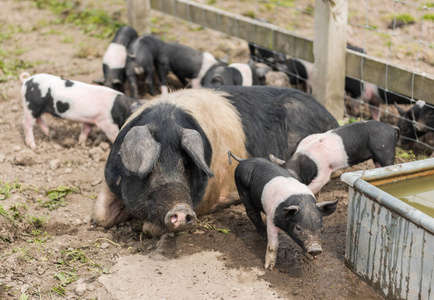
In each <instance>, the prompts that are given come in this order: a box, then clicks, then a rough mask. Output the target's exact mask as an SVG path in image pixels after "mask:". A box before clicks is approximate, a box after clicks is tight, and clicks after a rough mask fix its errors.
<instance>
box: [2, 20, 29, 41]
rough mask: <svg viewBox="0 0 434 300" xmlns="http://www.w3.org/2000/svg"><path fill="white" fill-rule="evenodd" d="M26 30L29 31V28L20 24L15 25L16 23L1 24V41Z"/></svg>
mask: <svg viewBox="0 0 434 300" xmlns="http://www.w3.org/2000/svg"><path fill="white" fill-rule="evenodd" d="M24 32H27V30H25V29H23V28H22V27H21V26H19V25H14V24H10V25H7V26H3V25H0V43H2V42H4V41H6V40H9V39H11V38H12V37H14V36H15V35H16V34H17V33H24Z"/></svg>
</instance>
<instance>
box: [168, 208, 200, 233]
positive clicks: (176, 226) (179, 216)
mask: <svg viewBox="0 0 434 300" xmlns="http://www.w3.org/2000/svg"><path fill="white" fill-rule="evenodd" d="M196 220H197V217H196V213H195V212H194V211H193V209H192V208H191V207H190V206H189V205H187V204H177V205H175V206H174V207H173V208H172V209H171V210H170V211H169V212H168V213H167V214H166V217H165V218H164V224H165V225H166V227H167V229H168V230H169V231H183V230H188V229H190V228H191V227H193V226H194V224H196Z"/></svg>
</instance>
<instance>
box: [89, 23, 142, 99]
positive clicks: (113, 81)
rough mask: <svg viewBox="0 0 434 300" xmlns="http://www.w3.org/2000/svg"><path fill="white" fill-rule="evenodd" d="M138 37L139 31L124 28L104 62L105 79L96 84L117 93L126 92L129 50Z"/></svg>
mask: <svg viewBox="0 0 434 300" xmlns="http://www.w3.org/2000/svg"><path fill="white" fill-rule="evenodd" d="M137 37H138V35H137V31H136V30H134V28H132V27H129V26H122V27H121V28H119V30H118V31H117V32H116V35H115V37H114V38H113V40H112V42H111V43H110V45H109V46H108V48H107V50H106V52H105V53H104V57H103V60H102V70H103V74H104V77H103V78H101V79H98V80H95V81H94V83H97V84H100V85H104V86H107V87H110V88H112V89H115V90H117V91H120V92H123V91H124V82H125V80H126V77H125V66H126V63H127V49H128V47H129V45H130V43H131V42H133V41H134V40H135V39H136V38H137Z"/></svg>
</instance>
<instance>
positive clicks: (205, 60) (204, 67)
mask: <svg viewBox="0 0 434 300" xmlns="http://www.w3.org/2000/svg"><path fill="white" fill-rule="evenodd" d="M216 63H217V59H215V57H214V55H212V54H211V53H209V52H203V57H202V64H201V67H200V70H199V73H198V74H197V77H196V78H194V79H193V80H197V81H198V82H201V81H202V78H203V77H204V76H205V74H206V72H208V70H209V68H211V67H212V66H214V65H215V64H216ZM193 88H195V87H193Z"/></svg>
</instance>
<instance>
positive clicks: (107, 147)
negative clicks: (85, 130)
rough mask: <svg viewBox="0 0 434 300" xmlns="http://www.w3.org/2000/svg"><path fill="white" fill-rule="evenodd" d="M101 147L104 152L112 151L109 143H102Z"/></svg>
mask: <svg viewBox="0 0 434 300" xmlns="http://www.w3.org/2000/svg"><path fill="white" fill-rule="evenodd" d="M99 147H100V148H101V149H102V150H104V151H106V150H108V149H110V144H109V143H107V142H101V144H99Z"/></svg>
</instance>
